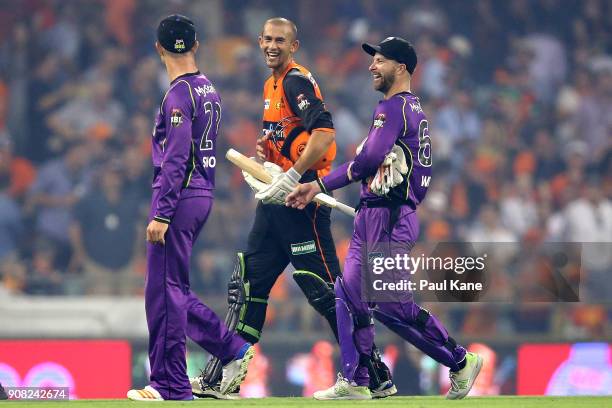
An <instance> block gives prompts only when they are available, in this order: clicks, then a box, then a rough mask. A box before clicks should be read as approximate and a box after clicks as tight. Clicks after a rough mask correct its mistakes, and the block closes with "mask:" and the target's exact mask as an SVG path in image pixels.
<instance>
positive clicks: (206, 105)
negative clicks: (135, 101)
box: [152, 72, 221, 220]
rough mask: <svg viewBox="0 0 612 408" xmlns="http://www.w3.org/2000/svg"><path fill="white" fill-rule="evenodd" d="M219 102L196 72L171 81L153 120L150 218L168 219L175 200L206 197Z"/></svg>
mask: <svg viewBox="0 0 612 408" xmlns="http://www.w3.org/2000/svg"><path fill="white" fill-rule="evenodd" d="M220 121H221V99H220V97H219V95H218V94H217V91H216V89H215V87H214V86H213V85H212V83H211V82H210V81H209V80H208V79H207V78H206V76H204V75H202V74H200V73H199V72H196V73H192V74H185V75H181V76H179V77H177V78H176V79H174V80H173V81H172V82H171V84H170V88H169V89H168V91H167V92H166V94H165V96H164V99H163V100H162V103H161V105H160V108H159V113H158V114H157V117H156V119H155V130H154V132H153V141H152V159H153V169H154V176H153V188H154V189H155V188H159V189H160V193H159V194H160V199H159V204H158V208H157V212H156V219H157V218H159V219H160V220H170V219H172V215H173V214H174V209H175V208H176V205H177V202H178V200H179V198H180V197H181V196H185V195H190V196H194V195H199V196H202V195H204V196H212V190H213V189H214V187H215V166H216V164H217V161H216V157H215V152H216V139H217V135H218V132H219V122H220Z"/></svg>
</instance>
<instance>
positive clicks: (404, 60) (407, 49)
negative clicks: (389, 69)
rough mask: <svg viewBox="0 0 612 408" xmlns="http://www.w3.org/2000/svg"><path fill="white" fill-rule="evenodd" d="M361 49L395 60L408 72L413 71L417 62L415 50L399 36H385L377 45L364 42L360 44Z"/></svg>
mask: <svg viewBox="0 0 612 408" xmlns="http://www.w3.org/2000/svg"><path fill="white" fill-rule="evenodd" d="M361 47H362V48H363V50H364V51H365V52H367V53H368V54H370V55H374V54H376V53H379V54H382V55H384V56H385V57H387V58H389V59H392V60H395V61H397V62H399V63H400V64H405V65H406V69H407V70H408V72H410V74H411V75H412V73H413V72H414V69H415V68H416V64H417V55H416V51H415V50H414V47H413V46H412V44H410V43H409V42H408V41H406V40H404V39H403V38H401V37H387V38H385V39H384V40H382V41H381V42H380V44H378V45H372V44H367V43H364V44H362V45H361Z"/></svg>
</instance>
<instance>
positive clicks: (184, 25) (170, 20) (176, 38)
mask: <svg viewBox="0 0 612 408" xmlns="http://www.w3.org/2000/svg"><path fill="white" fill-rule="evenodd" d="M157 41H158V42H159V43H160V44H161V46H162V47H164V49H165V50H167V51H170V52H173V53H175V54H184V53H186V52H187V51H189V50H191V48H193V45H194V44H195V42H196V30H195V24H193V21H191V20H190V19H188V18H187V17H185V16H181V15H180V14H173V15H171V16H168V17H166V18H164V19H163V20H162V21H161V22H160V23H159V26H158V27H157Z"/></svg>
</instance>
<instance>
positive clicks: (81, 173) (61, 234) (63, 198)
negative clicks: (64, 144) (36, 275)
mask: <svg viewBox="0 0 612 408" xmlns="http://www.w3.org/2000/svg"><path fill="white" fill-rule="evenodd" d="M89 160H90V158H89V151H88V149H87V146H86V145H85V144H83V143H77V144H74V145H72V146H71V147H70V148H68V150H67V151H66V153H65V154H64V156H63V157H60V158H58V159H55V160H52V161H50V162H48V163H47V164H45V165H43V166H42V167H41V169H40V171H39V172H38V176H37V177H36V181H35V182H34V185H33V186H32V188H31V190H30V196H29V200H28V207H27V209H28V210H29V212H30V213H33V214H35V219H36V232H37V234H38V235H39V236H40V237H42V238H46V239H48V240H50V241H51V242H53V243H54V245H56V246H57V258H56V261H57V266H58V267H60V268H63V267H66V266H67V262H68V260H69V258H70V253H71V250H70V244H69V236H68V227H69V225H70V222H71V220H72V214H71V208H72V206H73V205H74V204H75V203H76V202H77V201H78V200H79V198H80V197H82V196H83V195H84V194H85V193H86V191H87V189H88V187H89V178H90V173H89V172H88V171H87V170H86V169H85V166H86V164H87V163H88V161H89Z"/></svg>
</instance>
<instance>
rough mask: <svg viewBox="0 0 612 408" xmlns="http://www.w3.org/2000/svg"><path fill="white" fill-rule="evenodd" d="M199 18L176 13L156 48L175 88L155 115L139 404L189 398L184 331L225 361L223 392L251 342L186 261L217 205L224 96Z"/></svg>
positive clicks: (241, 371) (237, 374) (250, 352)
mask: <svg viewBox="0 0 612 408" xmlns="http://www.w3.org/2000/svg"><path fill="white" fill-rule="evenodd" d="M198 45H199V43H198V41H197V39H196V30H195V25H194V23H193V22H192V21H191V20H189V19H188V18H187V17H184V16H180V15H172V16H169V17H167V18H165V19H163V20H162V21H161V22H160V24H159V27H158V28H157V42H156V44H155V48H156V49H157V52H158V54H159V56H160V58H161V60H162V62H163V63H164V65H165V67H166V71H167V73H168V77H169V80H170V87H169V89H168V91H167V92H166V94H165V96H164V98H163V100H162V102H161V105H160V108H159V112H158V114H157V117H156V119H155V130H154V133H153V140H152V158H153V173H154V179H153V198H152V202H151V210H150V214H149V225H148V227H147V237H146V239H147V276H146V283H145V310H146V316H147V325H148V328H149V361H150V363H151V377H150V384H149V385H148V386H146V387H145V388H144V389H142V390H130V391H129V392H128V394H127V396H128V398H129V399H132V400H137V401H157V400H190V399H192V398H193V396H192V393H191V385H190V383H189V378H188V377H187V363H186V359H185V342H186V336H189V338H190V339H192V340H193V341H194V342H195V343H197V344H198V345H200V346H201V347H202V348H204V349H205V350H206V351H208V352H209V353H210V354H212V355H214V356H215V357H217V358H219V359H220V360H221V362H222V364H223V380H222V382H221V392H222V393H231V392H233V391H234V390H235V389H236V388H237V387H238V386H239V385H240V383H241V382H242V380H244V378H245V376H246V371H247V367H248V364H249V361H250V360H251V359H252V358H253V356H254V348H253V346H252V345H251V344H250V343H248V342H247V341H245V340H244V339H242V338H241V337H240V336H239V335H237V334H235V333H233V332H230V331H229V330H228V329H227V326H226V325H225V323H223V322H222V321H221V320H220V319H219V317H218V316H217V315H216V314H215V313H214V312H213V311H212V310H211V309H210V308H209V307H208V306H206V305H205V304H203V303H202V302H201V301H200V300H199V299H198V298H197V297H196V295H195V294H194V293H193V292H192V291H191V289H190V288H189V259H190V257H191V251H192V247H193V244H194V242H195V240H196V239H197V237H198V235H199V233H200V231H201V230H202V227H203V226H204V223H205V222H206V219H207V218H208V216H209V214H210V211H211V208H212V204H213V190H214V186H215V164H216V158H215V148H216V139H217V134H218V131H219V122H220V120H221V99H220V98H219V95H218V93H217V91H216V89H215V87H214V86H213V84H212V83H211V82H210V81H209V80H208V79H207V78H206V76H204V75H203V74H201V73H200V72H199V71H198V69H197V66H196V63H195V53H196V51H197V49H198Z"/></svg>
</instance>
